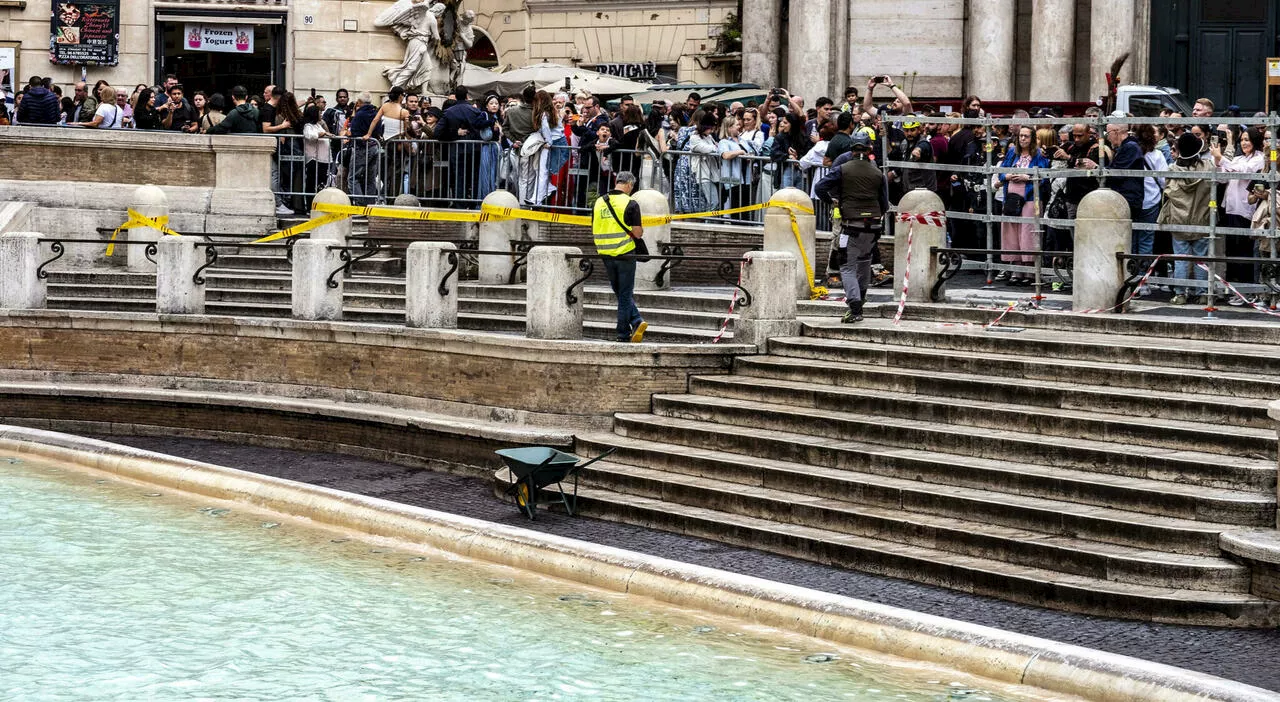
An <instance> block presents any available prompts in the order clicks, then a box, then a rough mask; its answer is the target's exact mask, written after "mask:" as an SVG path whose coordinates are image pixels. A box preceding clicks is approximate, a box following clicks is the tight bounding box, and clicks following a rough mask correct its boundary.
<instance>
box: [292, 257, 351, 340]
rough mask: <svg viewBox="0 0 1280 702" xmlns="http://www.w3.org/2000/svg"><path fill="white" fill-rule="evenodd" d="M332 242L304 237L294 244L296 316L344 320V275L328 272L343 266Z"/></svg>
mask: <svg viewBox="0 0 1280 702" xmlns="http://www.w3.org/2000/svg"><path fill="white" fill-rule="evenodd" d="M330 246H336V244H334V243H333V242H331V241H317V240H315V239H302V240H301V241H299V242H298V243H296V244H294V245H293V316H294V318H295V319H328V320H338V319H342V283H343V276H342V274H338V275H336V276H334V279H333V280H334V282H336V283H337V287H332V288H331V287H329V282H328V281H329V274H330V273H332V272H333V271H334V269H336V268H338V267H339V266H341V265H342V260H341V259H339V258H338V251H330V250H329V247H330Z"/></svg>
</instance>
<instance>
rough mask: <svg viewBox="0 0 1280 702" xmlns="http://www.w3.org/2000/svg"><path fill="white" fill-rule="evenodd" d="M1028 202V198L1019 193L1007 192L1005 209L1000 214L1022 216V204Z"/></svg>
mask: <svg viewBox="0 0 1280 702" xmlns="http://www.w3.org/2000/svg"><path fill="white" fill-rule="evenodd" d="M1025 204H1027V198H1026V196H1024V195H1019V194H1017V193H1011V192H1005V194H1004V209H1002V210H1000V214H1002V215H1004V216H1005V217H1021V216H1022V206H1023V205H1025Z"/></svg>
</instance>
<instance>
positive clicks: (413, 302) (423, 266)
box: [404, 241, 460, 329]
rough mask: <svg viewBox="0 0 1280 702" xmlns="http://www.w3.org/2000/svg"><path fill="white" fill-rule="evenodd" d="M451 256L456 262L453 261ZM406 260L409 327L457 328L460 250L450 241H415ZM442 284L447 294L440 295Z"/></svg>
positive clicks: (407, 317) (406, 307)
mask: <svg viewBox="0 0 1280 702" xmlns="http://www.w3.org/2000/svg"><path fill="white" fill-rule="evenodd" d="M450 253H453V255H454V259H453V263H450V262H449V254H450ZM405 259H406V263H405V289H404V292H405V300H404V304H405V307H404V311H405V322H404V323H405V326H409V327H418V328H422V329H457V328H458V275H457V273H458V264H459V263H460V260H459V258H458V254H457V247H455V246H454V245H453V244H452V243H449V242H447V241H415V242H413V243H412V244H409V251H408V253H407V254H406V255H405ZM446 275H448V276H449V280H447V281H445V279H444V278H445V276H446ZM442 282H443V283H444V288H445V292H444V293H441V292H440V284H441V283H442Z"/></svg>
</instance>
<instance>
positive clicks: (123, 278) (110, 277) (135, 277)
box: [47, 269, 156, 289]
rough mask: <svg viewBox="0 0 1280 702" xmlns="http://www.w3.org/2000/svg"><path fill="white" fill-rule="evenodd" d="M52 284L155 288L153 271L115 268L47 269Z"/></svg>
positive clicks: (49, 281)
mask: <svg viewBox="0 0 1280 702" xmlns="http://www.w3.org/2000/svg"><path fill="white" fill-rule="evenodd" d="M48 273H49V278H48V281H47V282H48V283H49V285H50V286H52V285H110V286H114V285H140V286H147V287H150V288H152V289H155V286H156V274H155V273H129V272H127V271H125V270H124V269H120V270H118V271H116V270H87V271H82V270H49V271H48Z"/></svg>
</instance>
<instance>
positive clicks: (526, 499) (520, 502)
mask: <svg viewBox="0 0 1280 702" xmlns="http://www.w3.org/2000/svg"><path fill="white" fill-rule="evenodd" d="M515 497H516V506H517V507H519V508H520V510H521V511H523V512H524V513H525V515H527V516H528V517H529V518H530V519H533V509H534V504H533V499H532V497H533V496H532V495H531V494H530V493H529V483H526V482H520V483H518V484H516V492H515Z"/></svg>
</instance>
